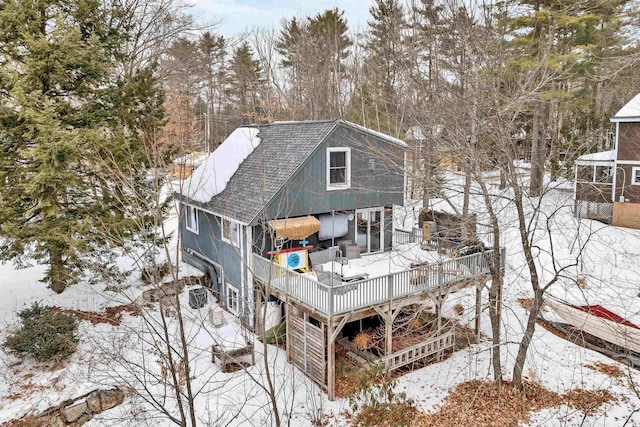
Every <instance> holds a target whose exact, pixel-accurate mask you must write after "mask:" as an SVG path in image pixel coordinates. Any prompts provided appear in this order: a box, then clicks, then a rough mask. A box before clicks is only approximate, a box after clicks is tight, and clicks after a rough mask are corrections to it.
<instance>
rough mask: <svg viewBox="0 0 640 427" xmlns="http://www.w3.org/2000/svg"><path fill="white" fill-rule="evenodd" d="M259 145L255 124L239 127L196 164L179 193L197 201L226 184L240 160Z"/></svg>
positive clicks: (214, 193) (222, 188)
mask: <svg viewBox="0 0 640 427" xmlns="http://www.w3.org/2000/svg"><path fill="white" fill-rule="evenodd" d="M258 145H260V138H258V129H257V128H248V127H242V128H238V129H236V130H234V131H233V132H232V133H231V135H229V137H228V138H227V139H225V140H224V142H223V143H222V144H221V145H220V146H219V147H218V148H217V149H216V150H215V151H214V152H213V153H211V154H209V155H208V156H207V157H206V160H205V161H204V162H203V163H201V164H200V166H198V167H197V168H196V170H195V171H193V173H192V174H191V176H190V177H189V178H188V179H187V180H186V181H185V183H184V185H183V187H182V195H183V196H186V197H188V198H190V199H191V200H194V201H196V202H200V203H207V202H209V201H210V200H211V198H212V197H213V196H215V195H217V194H220V193H222V191H223V190H224V189H225V188H226V187H227V183H228V182H229V180H230V179H231V177H232V176H233V175H234V174H235V173H236V171H237V170H238V167H239V166H240V164H242V162H244V160H245V159H246V158H247V157H248V156H249V154H251V153H252V152H253V150H254V149H255V148H256V147H257V146H258Z"/></svg>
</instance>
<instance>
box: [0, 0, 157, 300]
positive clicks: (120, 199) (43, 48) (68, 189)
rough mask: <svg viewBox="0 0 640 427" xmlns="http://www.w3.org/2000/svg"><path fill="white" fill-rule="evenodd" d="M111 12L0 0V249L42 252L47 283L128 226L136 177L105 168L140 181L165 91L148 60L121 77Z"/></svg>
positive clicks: (92, 6) (84, 4)
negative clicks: (113, 175)
mask: <svg viewBox="0 0 640 427" xmlns="http://www.w3.org/2000/svg"><path fill="white" fill-rule="evenodd" d="M120 13H123V11H118V10H115V11H114V10H110V9H108V8H107V7H105V5H103V4H101V3H100V2H99V1H98V0H82V1H80V0H36V1H26V0H12V1H6V2H3V3H2V5H1V6H0V51H1V52H2V55H0V135H1V137H0V182H2V183H3V186H2V187H0V200H1V203H0V239H1V240H0V242H1V243H0V257H1V258H2V259H4V260H8V259H13V260H18V261H19V260H21V259H22V258H24V257H29V256H32V257H34V258H36V259H40V260H43V261H46V262H48V263H49V264H50V268H49V270H48V272H47V275H46V279H47V280H48V282H49V283H50V287H51V289H53V290H54V291H56V292H62V291H63V290H64V289H65V287H66V286H67V285H68V284H70V283H72V282H73V281H74V280H76V279H77V277H78V275H79V274H80V272H81V264H80V261H81V260H82V259H83V257H84V256H86V255H87V254H89V253H92V252H94V251H100V249H101V248H105V247H106V246H108V245H109V244H110V243H113V241H111V240H110V239H109V237H108V236H113V235H119V236H127V235H131V234H132V233H133V230H134V229H136V228H137V227H136V223H137V222H136V221H137V218H132V217H131V215H130V213H129V212H130V211H129V209H128V206H127V200H129V196H130V194H128V193H127V191H130V190H131V189H132V188H134V187H128V189H127V188H125V186H124V185H122V181H121V180H120V179H118V180H110V179H109V177H108V176H106V175H105V170H113V169H116V167H117V169H118V170H119V173H121V174H122V176H134V177H135V179H136V180H140V181H138V182H143V181H142V180H143V179H144V177H143V172H142V171H143V170H144V166H145V163H146V162H147V157H146V155H145V144H148V143H150V140H149V136H150V135H152V134H153V130H154V129H155V127H156V126H157V124H158V123H159V121H160V120H161V114H162V108H161V103H162V93H161V92H160V91H159V90H158V88H157V85H156V80H155V77H154V76H153V72H152V70H150V69H143V70H138V71H137V72H135V73H132V74H129V75H128V77H127V78H126V80H123V77H122V75H123V73H122V72H121V69H118V68H117V66H116V65H117V64H121V63H123V60H124V59H126V58H125V56H126V51H125V50H124V49H123V46H124V44H125V43H124V42H125V41H126V39H127V37H128V35H127V34H124V33H122V32H120V30H119V29H118V28H110V27H109V26H108V23H109V22H114V20H112V19H109V18H110V16H113V15H111V14H114V15H115V14H120ZM105 229H106V230H105Z"/></svg>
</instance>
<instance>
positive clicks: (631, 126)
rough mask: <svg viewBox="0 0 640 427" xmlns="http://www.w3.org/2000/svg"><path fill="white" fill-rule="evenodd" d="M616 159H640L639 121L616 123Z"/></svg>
mask: <svg viewBox="0 0 640 427" xmlns="http://www.w3.org/2000/svg"><path fill="white" fill-rule="evenodd" d="M617 160H618V161H621V160H631V161H640V122H631V123H619V124H618V152H617Z"/></svg>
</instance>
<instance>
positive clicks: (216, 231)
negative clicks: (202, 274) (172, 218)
mask: <svg viewBox="0 0 640 427" xmlns="http://www.w3.org/2000/svg"><path fill="white" fill-rule="evenodd" d="M220 227H221V226H220V222H219V221H218V220H217V218H216V217H215V216H213V215H211V214H208V213H206V212H203V211H199V212H198V230H199V232H198V234H195V233H192V232H191V231H189V230H187V229H186V225H185V221H184V217H182V218H181V219H180V233H181V235H182V248H183V250H186V249H192V250H194V251H195V252H198V253H200V254H202V255H204V256H206V257H207V258H210V259H211V260H212V261H214V262H216V263H218V264H220V265H221V266H222V268H223V269H224V276H225V280H226V281H229V282H231V283H232V284H233V285H234V286H235V287H237V288H238V289H239V290H240V289H241V285H242V273H241V271H242V269H243V268H245V266H246V264H245V263H244V262H242V258H241V252H240V248H236V247H235V246H233V245H231V244H229V243H226V242H223V241H222V240H221V231H220ZM242 242H243V244H245V245H246V237H245V235H244V234H243V235H242ZM245 254H246V251H245ZM185 261H187V260H185ZM196 267H198V266H197V265H196Z"/></svg>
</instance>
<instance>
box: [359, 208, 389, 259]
mask: <svg viewBox="0 0 640 427" xmlns="http://www.w3.org/2000/svg"><path fill="white" fill-rule="evenodd" d="M383 230H384V208H381V207H380V208H369V209H357V210H356V243H357V244H358V246H360V252H361V253H373V252H381V251H382V250H383V248H384V232H383Z"/></svg>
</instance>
